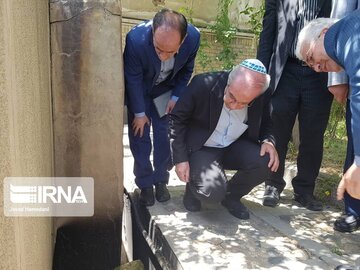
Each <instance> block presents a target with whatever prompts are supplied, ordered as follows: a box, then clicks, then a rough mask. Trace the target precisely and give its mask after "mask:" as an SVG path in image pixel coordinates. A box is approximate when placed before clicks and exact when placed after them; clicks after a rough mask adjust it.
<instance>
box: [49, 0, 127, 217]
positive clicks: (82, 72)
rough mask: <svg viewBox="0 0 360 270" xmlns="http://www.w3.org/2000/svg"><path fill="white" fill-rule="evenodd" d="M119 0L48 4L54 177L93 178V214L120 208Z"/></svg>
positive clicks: (110, 214)
mask: <svg viewBox="0 0 360 270" xmlns="http://www.w3.org/2000/svg"><path fill="white" fill-rule="evenodd" d="M119 3H120V2H119V1H116V0H108V1H85V0H84V1H80V0H76V1H51V2H50V10H51V13H50V18H51V44H52V48H51V51H52V52H51V57H52V89H53V104H54V145H55V175H56V176H88V177H93V178H94V181H95V217H100V218H110V219H113V217H117V216H119V215H120V214H121V211H122V210H121V209H122V208H121V205H122V204H121V201H120V198H121V196H122V195H121V194H122V142H121V137H122V119H123V93H124V87H123V74H122V48H121V17H120V16H118V14H120V4H119ZM110 10H111V12H110ZM58 222H59V220H58ZM59 223H61V222H59Z"/></svg>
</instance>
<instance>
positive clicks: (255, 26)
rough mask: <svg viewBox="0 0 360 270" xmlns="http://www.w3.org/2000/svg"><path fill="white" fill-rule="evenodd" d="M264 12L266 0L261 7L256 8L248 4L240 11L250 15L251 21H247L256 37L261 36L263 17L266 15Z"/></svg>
mask: <svg viewBox="0 0 360 270" xmlns="http://www.w3.org/2000/svg"><path fill="white" fill-rule="evenodd" d="M264 13H265V3H264V1H263V2H262V3H261V6H260V8H255V7H252V6H249V4H246V5H245V9H244V10H242V11H240V14H243V15H247V16H249V21H248V22H247V23H248V24H249V25H250V27H251V31H252V33H254V34H255V36H256V37H259V36H260V33H261V31H262V18H263V17H264Z"/></svg>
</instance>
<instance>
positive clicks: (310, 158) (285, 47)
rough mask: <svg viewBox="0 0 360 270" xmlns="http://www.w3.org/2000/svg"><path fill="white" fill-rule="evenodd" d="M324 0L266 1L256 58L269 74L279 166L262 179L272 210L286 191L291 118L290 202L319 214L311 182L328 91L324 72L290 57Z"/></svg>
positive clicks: (327, 5)
mask: <svg viewBox="0 0 360 270" xmlns="http://www.w3.org/2000/svg"><path fill="white" fill-rule="evenodd" d="M330 11H331V1H328V0H266V1H265V15H264V19H263V30H262V32H261V35H260V41H259V49H258V53H257V58H258V59H259V60H260V61H261V62H263V63H264V65H265V67H266V69H267V70H268V71H269V74H270V76H271V82H270V91H269V92H272V93H273V94H272V97H271V104H272V107H273V111H272V120H273V121H272V122H273V127H272V129H273V132H272V133H273V134H274V136H275V140H276V150H277V152H278V154H279V160H280V165H279V169H278V170H277V172H274V173H272V174H271V176H270V177H269V179H267V180H266V181H265V185H266V189H265V193H264V197H263V205H266V206H271V207H275V206H276V205H278V203H279V200H280V194H281V192H282V191H283V189H284V187H285V181H284V168H285V158H286V152H287V149H288V142H289V140H290V138H291V133H292V129H293V126H294V123H295V119H296V116H298V120H299V132H300V146H299V153H298V156H297V175H296V176H295V177H294V178H293V179H292V186H293V188H294V198H295V201H297V202H298V203H300V204H301V205H302V206H304V207H306V208H307V209H309V210H313V211H321V210H322V209H323V207H322V204H321V202H320V201H318V200H317V199H316V198H315V197H314V194H313V192H314V187H315V180H316V178H317V176H318V174H319V169H320V165H321V161H322V154H323V137H324V132H325V129H326V126H327V122H328V119H329V114H330V108H331V103H332V95H331V94H330V92H329V91H327V74H325V73H322V74H317V73H316V72H315V71H313V70H312V69H311V68H310V67H308V66H307V65H306V63H304V62H303V61H299V60H298V59H296V56H295V47H296V42H297V37H298V34H299V32H300V30H301V29H302V28H303V27H304V25H305V24H306V23H307V22H308V21H310V20H312V19H315V18H320V17H329V15H330Z"/></svg>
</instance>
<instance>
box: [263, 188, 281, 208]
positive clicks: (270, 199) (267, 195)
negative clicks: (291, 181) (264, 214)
mask: <svg viewBox="0 0 360 270" xmlns="http://www.w3.org/2000/svg"><path fill="white" fill-rule="evenodd" d="M279 201H280V194H279V191H278V190H277V188H276V187H273V186H266V187H265V192H264V197H263V205H265V206H270V207H275V206H277V205H278V204H279Z"/></svg>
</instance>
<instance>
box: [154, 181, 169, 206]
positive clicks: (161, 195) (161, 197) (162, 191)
mask: <svg viewBox="0 0 360 270" xmlns="http://www.w3.org/2000/svg"><path fill="white" fill-rule="evenodd" d="M155 197H156V200H157V201H158V202H166V201H168V200H170V193H169V191H168V189H167V187H166V184H165V183H158V184H156V185H155Z"/></svg>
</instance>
